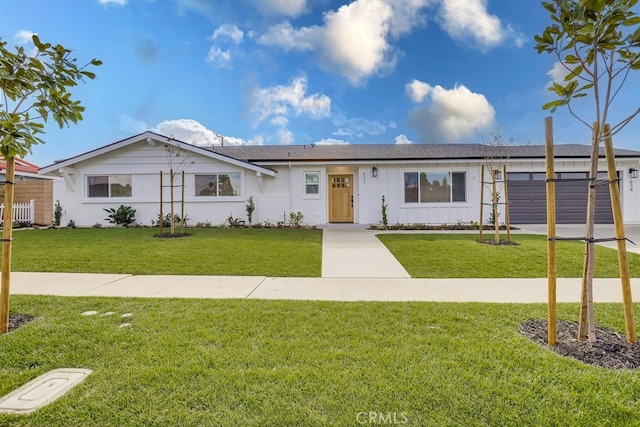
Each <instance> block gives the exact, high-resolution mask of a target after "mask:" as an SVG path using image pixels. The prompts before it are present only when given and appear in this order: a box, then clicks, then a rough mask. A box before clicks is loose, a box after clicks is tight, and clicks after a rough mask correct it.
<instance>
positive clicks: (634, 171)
mask: <svg viewBox="0 0 640 427" xmlns="http://www.w3.org/2000/svg"><path fill="white" fill-rule="evenodd" d="M629 176H630V177H631V178H637V177H638V169H634V168H631V169H629Z"/></svg>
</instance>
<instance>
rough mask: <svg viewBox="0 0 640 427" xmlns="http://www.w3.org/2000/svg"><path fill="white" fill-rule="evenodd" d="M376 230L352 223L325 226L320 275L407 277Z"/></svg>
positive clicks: (405, 271)
mask: <svg viewBox="0 0 640 427" xmlns="http://www.w3.org/2000/svg"><path fill="white" fill-rule="evenodd" d="M376 234H379V232H376V231H374V230H367V229H365V227H364V226H359V225H353V224H348V225H331V226H329V227H326V228H324V229H323V233H322V277H325V278H326V277H359V278H364V277H379V278H404V279H408V278H410V277H411V276H409V273H407V270H405V269H404V267H403V266H402V264H400V263H399V262H398V260H397V259H396V258H395V257H394V256H393V255H391V252H389V250H387V248H386V246H384V245H383V244H382V242H381V241H380V240H379V239H378V238H377V237H376Z"/></svg>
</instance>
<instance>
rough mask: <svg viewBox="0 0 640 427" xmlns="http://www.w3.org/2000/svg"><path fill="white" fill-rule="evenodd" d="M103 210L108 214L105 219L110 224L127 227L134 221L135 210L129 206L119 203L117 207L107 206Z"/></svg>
mask: <svg viewBox="0 0 640 427" xmlns="http://www.w3.org/2000/svg"><path fill="white" fill-rule="evenodd" d="M104 211H105V212H107V213H108V214H109V215H107V218H106V220H107V221H109V222H110V223H111V224H115V225H120V226H124V227H128V226H129V225H130V224H132V223H133V222H134V221H135V217H136V210H135V209H133V208H132V207H131V206H125V205H120V207H119V208H118V209H114V208H108V209H104Z"/></svg>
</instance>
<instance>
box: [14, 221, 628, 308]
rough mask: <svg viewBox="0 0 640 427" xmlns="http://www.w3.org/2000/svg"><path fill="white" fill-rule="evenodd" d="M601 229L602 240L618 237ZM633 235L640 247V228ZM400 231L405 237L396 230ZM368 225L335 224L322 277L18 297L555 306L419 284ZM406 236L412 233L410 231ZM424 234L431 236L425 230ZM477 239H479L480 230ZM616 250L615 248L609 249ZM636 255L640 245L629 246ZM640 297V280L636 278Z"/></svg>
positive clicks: (34, 276) (92, 282) (82, 279)
mask: <svg viewBox="0 0 640 427" xmlns="http://www.w3.org/2000/svg"><path fill="white" fill-rule="evenodd" d="M518 228H519V230H517V231H514V233H533V234H536V233H540V234H546V226H522V227H518ZM583 228H584V227H583V226H559V227H558V230H557V235H558V236H562V237H577V236H580V234H581V233H583V232H584V230H583ZM612 230H613V228H612V227H610V229H609V228H606V226H605V227H602V226H598V233H597V237H598V236H607V237H609V236H610V235H613V234H612V233H613V231H612ZM626 230H627V237H629V238H630V239H631V240H634V241H635V242H637V243H640V226H628V227H627V228H626ZM389 232H394V233H398V231H389ZM381 233H382V232H381V231H374V230H367V229H365V228H364V226H357V225H352V224H350V225H345V226H335V225H331V226H328V227H326V228H325V229H324V230H323V249H322V277H321V278H292V277H286V278H282V277H264V276H250V277H240V276H166V275H164V276H134V275H127V274H73V273H12V284H11V293H12V294H41V295H62V296H121V297H154V298H254V299H293V300H329V301H456V302H462V301H478V302H498V303H506V302H514V303H535V302H539V303H545V302H547V279H546V278H540V279H411V278H410V277H409V274H408V273H407V272H406V270H405V269H404V268H403V267H402V265H400V263H399V262H398V261H397V260H396V259H395V257H393V255H391V253H390V252H389V251H388V250H387V249H386V247H385V246H384V245H383V244H382V243H381V242H380V240H379V239H378V238H377V237H376V234H381ZM405 233H411V232H410V231H406V232H405ZM423 233H424V231H423ZM472 233H477V231H474V232H472ZM604 244H605V245H607V246H615V242H608V243H604ZM627 247H628V250H629V251H630V252H634V251H637V252H640V247H638V246H634V245H631V244H628V245H627ZM631 283H632V294H633V295H640V279H632V280H631ZM580 286H581V279H580V278H575V279H558V281H557V300H558V302H579V295H580ZM621 294H622V292H621V290H620V279H595V280H594V299H595V300H596V301H598V302H620V301H622V296H621Z"/></svg>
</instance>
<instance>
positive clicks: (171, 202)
mask: <svg viewBox="0 0 640 427" xmlns="http://www.w3.org/2000/svg"><path fill="white" fill-rule="evenodd" d="M173 180H174V176H173V169H170V170H169V185H170V190H171V191H170V192H169V198H170V207H169V209H170V212H171V215H170V216H171V224H169V229H170V230H171V234H172V235H173V234H175V232H176V226H175V221H174V220H173V218H174V213H173Z"/></svg>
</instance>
